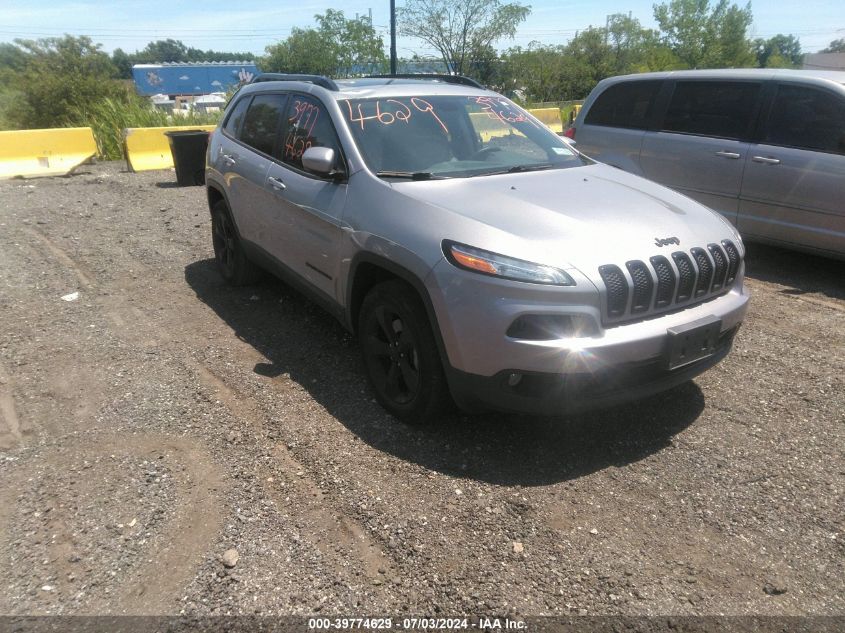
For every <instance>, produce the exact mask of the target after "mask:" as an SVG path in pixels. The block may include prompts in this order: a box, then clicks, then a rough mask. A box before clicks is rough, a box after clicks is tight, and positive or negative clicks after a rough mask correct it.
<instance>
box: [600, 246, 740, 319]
mask: <svg viewBox="0 0 845 633" xmlns="http://www.w3.org/2000/svg"><path fill="white" fill-rule="evenodd" d="M673 264H674V265H673ZM741 264H742V256H741V255H740V252H739V249H738V248H737V247H736V245H735V244H734V243H733V242H731V241H730V240H724V241H722V243H721V245H720V244H708V245H707V247H706V248H700V247H695V248H691V249H690V250H689V251H675V252H674V253H672V256H671V259H670V258H669V257H666V256H664V255H655V256H654V257H651V258H650V259H649V260H648V263H646V262H644V261H640V260H638V259H635V260H631V261H628V262H625V268H626V269H627V273H628V274H627V275H626V274H625V271H624V270H623V269H622V268H621V267H620V266H617V265H615V264H606V265H604V266H599V269H598V270H599V275H600V276H601V278H602V281H603V282H604V285H605V289H606V296H605V300H606V307H605V317H606V318H607V319H609V320H611V321H624V320H630V319H632V318H635V317H638V316H639V317H640V318H642V315H645V314H647V313H649V312H652V311H659V312H663V311H666V310H671V309H672V308H673V307H675V308H680V307H681V304H685V303H688V302H691V303H700V302H701V301H704V300H706V299H708V298H709V297H711V296H713V295H715V294H718V293H722V292H724V291H726V290H728V289H729V288H730V287H731V286H732V285H733V283H734V281H735V280H736V277H737V275H738V274H739V269H740V266H741ZM629 297H630V299H631V300H630V304H629V301H628V298H629ZM691 300H692V301H691Z"/></svg>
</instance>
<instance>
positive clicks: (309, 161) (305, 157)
mask: <svg viewBox="0 0 845 633" xmlns="http://www.w3.org/2000/svg"><path fill="white" fill-rule="evenodd" d="M334 159H335V154H334V150H333V149H332V148H331V147H309V148H308V149H306V150H305V152H304V153H303V154H302V166H303V167H305V169H307V170H308V171H313V172H314V173H315V174H320V175H321V176H328V175H330V174H331V173H332V170H333V169H334Z"/></svg>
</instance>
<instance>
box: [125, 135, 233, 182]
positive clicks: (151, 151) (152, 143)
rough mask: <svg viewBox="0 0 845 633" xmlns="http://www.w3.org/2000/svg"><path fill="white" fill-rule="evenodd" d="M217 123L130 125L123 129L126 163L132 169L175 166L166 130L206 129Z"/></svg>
mask: <svg viewBox="0 0 845 633" xmlns="http://www.w3.org/2000/svg"><path fill="white" fill-rule="evenodd" d="M215 127H217V126H215V125H175V126H171V127H130V128H126V129H125V130H123V138H124V151H125V153H126V164H127V166H128V167H129V170H130V171H150V170H153V169H169V168H172V167H173V156H172V155H171V153H170V142H169V140H168V138H167V137H166V136H165V135H164V133H165V132H178V131H187V130H204V131H206V132H211V131H212V130H214V128H215Z"/></svg>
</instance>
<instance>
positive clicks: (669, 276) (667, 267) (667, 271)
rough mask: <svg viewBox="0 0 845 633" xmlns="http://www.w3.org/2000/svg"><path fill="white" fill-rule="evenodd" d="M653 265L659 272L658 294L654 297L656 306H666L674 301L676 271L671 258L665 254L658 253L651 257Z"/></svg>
mask: <svg viewBox="0 0 845 633" xmlns="http://www.w3.org/2000/svg"><path fill="white" fill-rule="evenodd" d="M649 261H651V266H652V267H653V268H654V272H655V273H657V294H656V295H655V297H654V307H655V308H665V307H666V306H668V305H669V304H670V303H672V295H674V294H675V271H674V270H672V265H671V264H670V263H669V260H668V259H666V258H665V257H663V255H656V256H654V257H652V258H651V260H649Z"/></svg>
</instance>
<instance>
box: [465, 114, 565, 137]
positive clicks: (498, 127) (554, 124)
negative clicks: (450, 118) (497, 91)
mask: <svg viewBox="0 0 845 633" xmlns="http://www.w3.org/2000/svg"><path fill="white" fill-rule="evenodd" d="M528 112H530V113H531V114H533V115H534V116H535V117H537V118H538V119H539V120H540V122H541V123H543V124H544V125H545V126H546V127H548V128H550V129H551V130H552V131H553V132H555V133H557V134H561V133H562V132H563V122H562V121H561V118H560V110H559V109H558V108H535V109H533V110H529V111H528ZM469 116H470V118H471V119H472V124H473V126H474V127H475V129H476V131H477V132H478V133H479V135H480V136H481V140H483V141H484V142H485V143H486V142H487V141H489V140H490V139H491V138H495V137H497V136H507V135H508V134H511V130H512V129H513V128H512V127H511V126H510V125H508V124H507V123H503V122H501V121H499V120H497V119H495V118H494V117H491V116H489V115H488V114H487V113H485V112H471V113H470V115H469Z"/></svg>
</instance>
